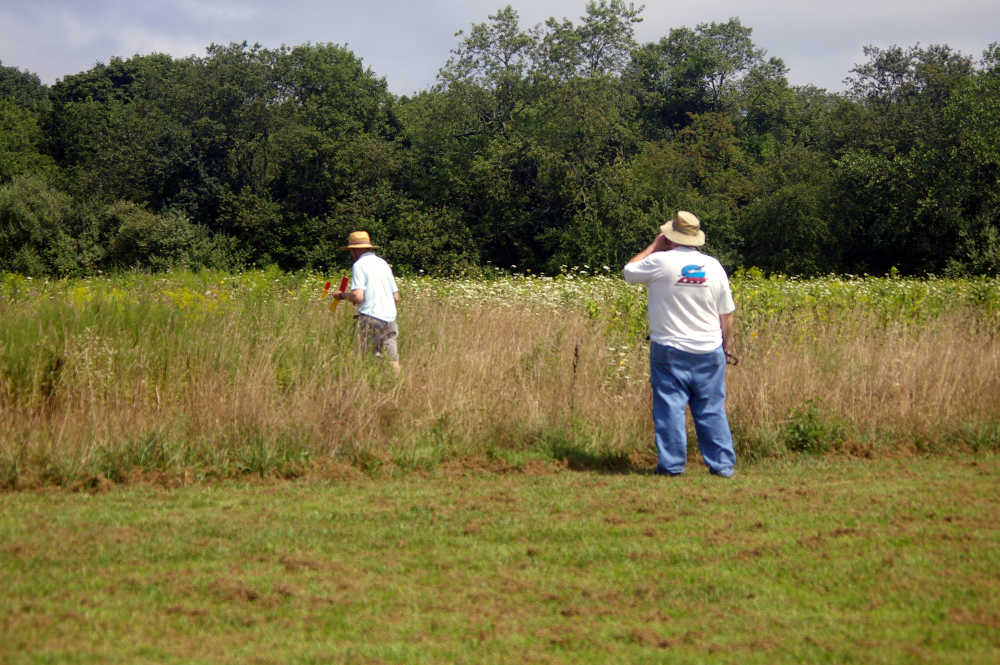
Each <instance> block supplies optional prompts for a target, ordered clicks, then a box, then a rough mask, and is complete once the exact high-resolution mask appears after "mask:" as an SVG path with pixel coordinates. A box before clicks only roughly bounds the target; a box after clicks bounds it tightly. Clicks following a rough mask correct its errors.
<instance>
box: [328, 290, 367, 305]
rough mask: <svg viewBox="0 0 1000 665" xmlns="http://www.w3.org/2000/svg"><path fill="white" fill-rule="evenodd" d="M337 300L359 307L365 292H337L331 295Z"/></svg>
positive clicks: (363, 299)
mask: <svg viewBox="0 0 1000 665" xmlns="http://www.w3.org/2000/svg"><path fill="white" fill-rule="evenodd" d="M333 297H334V298H336V299H337V300H346V301H347V302H349V303H354V304H355V305H360V304H361V303H363V302H364V301H365V290H364V289H354V290H353V291H337V292H336V293H334V294H333Z"/></svg>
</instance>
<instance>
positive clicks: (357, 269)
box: [333, 231, 399, 374]
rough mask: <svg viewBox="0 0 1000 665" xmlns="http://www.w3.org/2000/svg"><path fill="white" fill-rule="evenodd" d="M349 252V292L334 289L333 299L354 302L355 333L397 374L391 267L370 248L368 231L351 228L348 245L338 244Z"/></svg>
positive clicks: (395, 298)
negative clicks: (390, 364) (356, 324)
mask: <svg viewBox="0 0 1000 665" xmlns="http://www.w3.org/2000/svg"><path fill="white" fill-rule="evenodd" d="M341 249H343V250H347V251H348V252H350V253H351V257H352V258H353V259H354V267H352V268H351V285H350V287H349V289H350V290H349V291H337V292H336V293H334V294H333V297H334V298H339V299H340V300H346V301H348V302H351V303H354V305H355V306H356V307H357V308H358V332H359V333H360V334H361V338H362V339H363V340H364V345H365V348H366V349H367V348H368V347H369V346H371V347H372V348H373V349H374V350H375V357H376V358H380V357H381V356H382V354H383V353H384V354H385V355H387V356H389V358H390V359H391V360H392V368H393V369H394V370H396V373H397V374H398V373H399V351H398V350H397V348H396V338H397V337H398V336H399V327H398V326H397V325H396V303H398V302H399V289H398V288H397V287H396V279H395V278H394V277H393V276H392V268H390V267H389V264H388V263H386V262H385V259H381V258H379V257H378V256H375V254H374V253H372V251H371V250H373V249H378V246H377V245H373V244H372V243H371V239H370V238H369V237H368V232H367V231H354V232H353V233H351V235H350V237H348V239H347V246H346V247H341Z"/></svg>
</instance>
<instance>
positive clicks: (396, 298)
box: [392, 291, 399, 302]
mask: <svg viewBox="0 0 1000 665" xmlns="http://www.w3.org/2000/svg"><path fill="white" fill-rule="evenodd" d="M392 301H393V302H399V291H393V292H392Z"/></svg>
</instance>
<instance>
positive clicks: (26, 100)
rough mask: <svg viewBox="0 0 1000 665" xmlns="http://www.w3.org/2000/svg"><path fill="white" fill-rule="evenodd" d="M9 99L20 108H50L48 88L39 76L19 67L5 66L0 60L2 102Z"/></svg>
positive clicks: (39, 109) (41, 109) (42, 109)
mask: <svg viewBox="0 0 1000 665" xmlns="http://www.w3.org/2000/svg"><path fill="white" fill-rule="evenodd" d="M2 101H8V102H10V103H12V104H13V105H14V106H16V107H17V108H20V109H24V110H28V111H37V112H40V111H44V110H45V109H47V108H48V101H49V98H48V90H47V88H46V86H45V85H44V84H43V83H42V81H41V79H39V78H38V74H32V73H31V72H29V71H27V70H25V71H21V70H20V69H18V68H17V67H4V66H3V62H0V102H2Z"/></svg>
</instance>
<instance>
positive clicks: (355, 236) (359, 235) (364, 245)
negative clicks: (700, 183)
mask: <svg viewBox="0 0 1000 665" xmlns="http://www.w3.org/2000/svg"><path fill="white" fill-rule="evenodd" d="M695 221H697V220H695ZM378 248H379V247H378V245H373V244H372V239H371V238H369V237H368V232H367V231H354V232H353V233H351V235H350V237H348V238H347V247H341V249H344V250H350V249H378Z"/></svg>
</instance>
